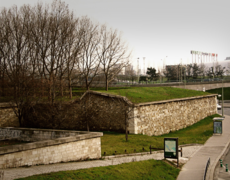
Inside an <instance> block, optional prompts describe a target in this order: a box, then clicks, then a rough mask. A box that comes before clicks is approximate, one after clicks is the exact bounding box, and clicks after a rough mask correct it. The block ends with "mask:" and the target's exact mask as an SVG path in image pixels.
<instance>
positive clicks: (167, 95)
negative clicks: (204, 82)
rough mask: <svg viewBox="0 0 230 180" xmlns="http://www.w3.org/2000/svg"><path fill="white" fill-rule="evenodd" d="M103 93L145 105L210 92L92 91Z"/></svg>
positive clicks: (155, 89)
mask: <svg viewBox="0 0 230 180" xmlns="http://www.w3.org/2000/svg"><path fill="white" fill-rule="evenodd" d="M92 90H95V91H100V92H103V93H109V94H114V95H121V96H126V97H127V98H128V99H130V100H131V101H132V102H133V103H144V102H151V101H162V100H169V99H177V98H186V97H193V96H203V95H208V94H210V93H208V92H202V91H194V90H189V89H180V88H173V87H127V88H110V89H109V91H105V90H102V89H92Z"/></svg>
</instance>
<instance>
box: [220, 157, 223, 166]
mask: <svg viewBox="0 0 230 180" xmlns="http://www.w3.org/2000/svg"><path fill="white" fill-rule="evenodd" d="M220 167H223V162H222V159H220Z"/></svg>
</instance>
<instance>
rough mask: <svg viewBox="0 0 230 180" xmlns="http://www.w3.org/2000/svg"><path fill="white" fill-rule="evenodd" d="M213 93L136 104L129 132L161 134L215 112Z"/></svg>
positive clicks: (181, 127)
mask: <svg viewBox="0 0 230 180" xmlns="http://www.w3.org/2000/svg"><path fill="white" fill-rule="evenodd" d="M216 104H217V100H216V96H215V95H206V96H200V97H191V98H183V99H173V100H168V101H158V102H150V103H141V104H136V105H135V108H134V112H133V113H134V115H133V117H134V118H132V119H131V120H130V123H129V124H130V125H131V126H130V127H129V132H130V133H134V134H147V135H149V136H152V135H162V134H167V133H169V132H170V131H176V130H179V129H183V128H185V127H187V126H190V125H192V124H194V123H196V122H198V121H200V120H201V119H203V118H205V117H207V116H210V115H213V114H216V113H217V105H216Z"/></svg>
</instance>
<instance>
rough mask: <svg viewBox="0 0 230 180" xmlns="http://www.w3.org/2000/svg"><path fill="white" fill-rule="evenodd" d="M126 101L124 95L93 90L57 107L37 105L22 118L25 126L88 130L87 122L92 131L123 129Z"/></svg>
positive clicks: (121, 130)
mask: <svg viewBox="0 0 230 180" xmlns="http://www.w3.org/2000/svg"><path fill="white" fill-rule="evenodd" d="M124 99H125V100H124ZM126 101H128V100H127V99H126V98H125V97H122V96H113V95H108V94H103V93H98V92H91V93H86V94H85V95H84V96H82V99H81V100H80V101H75V102H71V103H68V104H61V105H58V104H57V105H55V107H51V106H50V105H48V104H37V105H35V107H33V112H32V111H31V112H30V113H28V115H27V116H26V117H23V119H24V126H25V127H30V128H31V127H33V128H50V129H51V128H55V129H69V130H83V131H85V130H87V123H88V126H89V130H90V131H117V132H124V130H125V125H124V124H125V123H124V122H125V104H126V103H125V102H126ZM129 103H131V102H129ZM49 112H59V114H58V113H56V114H55V113H53V114H51V113H49Z"/></svg>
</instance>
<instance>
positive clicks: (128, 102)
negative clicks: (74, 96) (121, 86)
mask: <svg viewBox="0 0 230 180" xmlns="http://www.w3.org/2000/svg"><path fill="white" fill-rule="evenodd" d="M86 94H96V95H100V96H105V97H111V98H118V99H121V100H123V101H124V102H126V103H127V104H129V105H133V103H132V102H131V101H130V100H129V99H128V98H127V97H125V96H119V95H114V94H107V93H101V92H97V91H90V90H88V91H86V92H85V93H84V94H83V95H82V96H81V98H80V100H82V99H83V98H84V97H85V96H86Z"/></svg>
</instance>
